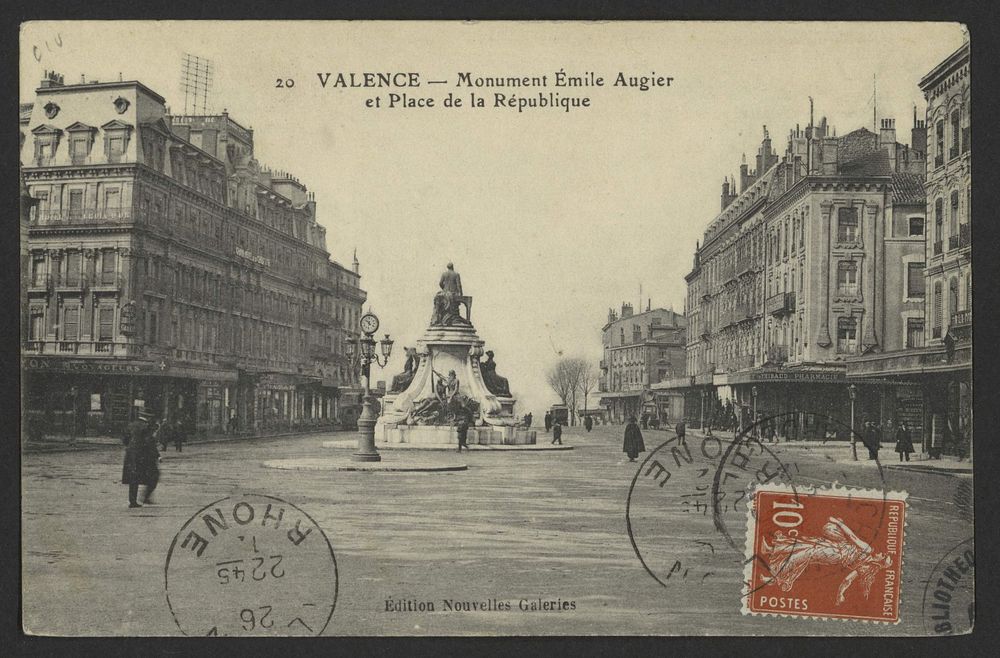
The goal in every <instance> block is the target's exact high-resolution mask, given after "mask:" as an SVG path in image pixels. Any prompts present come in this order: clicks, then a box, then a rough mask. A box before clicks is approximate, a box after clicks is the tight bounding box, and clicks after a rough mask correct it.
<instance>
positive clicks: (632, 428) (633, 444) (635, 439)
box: [622, 416, 646, 462]
mask: <svg viewBox="0 0 1000 658" xmlns="http://www.w3.org/2000/svg"><path fill="white" fill-rule="evenodd" d="M622 452H624V453H625V454H626V455H628V460H629V461H630V462H634V461H635V459H636V457H638V456H639V453H640V452H646V444H645V443H643V441H642V432H640V431H639V425H638V424H636V422H635V416H631V417H629V419H628V424H627V425H626V426H625V443H624V444H623V445H622Z"/></svg>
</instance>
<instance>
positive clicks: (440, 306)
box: [431, 263, 472, 327]
mask: <svg viewBox="0 0 1000 658" xmlns="http://www.w3.org/2000/svg"><path fill="white" fill-rule="evenodd" d="M438 287H439V288H440V290H438V292H437V294H435V295H434V313H433V314H432V315H431V326H437V327H450V326H453V325H471V324H472V323H471V322H469V321H468V320H467V319H466V318H463V317H462V316H461V315H460V314H459V312H458V307H459V305H460V303H461V301H462V297H463V294H462V277H461V275H459V273H458V272H456V271H455V266H454V265H453V264H452V263H448V269H446V270H445V271H444V272H443V273H442V274H441V280H440V282H438Z"/></svg>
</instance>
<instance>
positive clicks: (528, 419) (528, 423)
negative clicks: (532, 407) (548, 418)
mask: <svg viewBox="0 0 1000 658" xmlns="http://www.w3.org/2000/svg"><path fill="white" fill-rule="evenodd" d="M532 420H534V419H533V418H532V416H531V412H530V411H529V412H528V413H526V414H525V415H524V426H525V427H527V428H529V429H530V428H531V421H532Z"/></svg>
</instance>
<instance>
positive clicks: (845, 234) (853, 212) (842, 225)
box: [837, 208, 858, 243]
mask: <svg viewBox="0 0 1000 658" xmlns="http://www.w3.org/2000/svg"><path fill="white" fill-rule="evenodd" d="M857 240H858V209H857V208H838V209H837V241H838V242H847V243H850V242H857Z"/></svg>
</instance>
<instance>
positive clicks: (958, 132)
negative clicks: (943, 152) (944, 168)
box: [948, 110, 962, 160]
mask: <svg viewBox="0 0 1000 658" xmlns="http://www.w3.org/2000/svg"><path fill="white" fill-rule="evenodd" d="M961 146H962V114H961V113H960V112H959V111H958V110H955V111H954V112H952V113H951V150H950V151H949V152H948V159H949V160H950V159H952V158H957V157H958V152H959V151H960V150H961Z"/></svg>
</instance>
